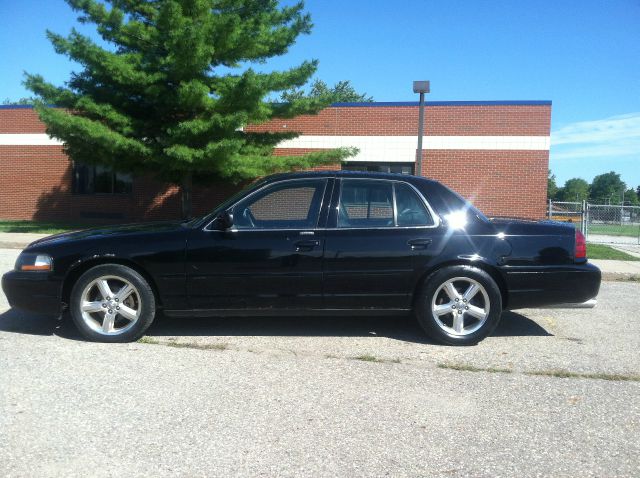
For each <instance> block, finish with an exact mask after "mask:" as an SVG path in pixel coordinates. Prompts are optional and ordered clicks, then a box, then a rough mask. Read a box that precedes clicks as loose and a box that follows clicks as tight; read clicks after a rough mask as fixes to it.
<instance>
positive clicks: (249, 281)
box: [2, 171, 600, 345]
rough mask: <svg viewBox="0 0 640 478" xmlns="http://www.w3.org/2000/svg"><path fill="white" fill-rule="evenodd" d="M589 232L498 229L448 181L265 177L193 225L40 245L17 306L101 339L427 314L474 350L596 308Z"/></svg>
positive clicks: (510, 224)
mask: <svg viewBox="0 0 640 478" xmlns="http://www.w3.org/2000/svg"><path fill="white" fill-rule="evenodd" d="M599 287H600V271H599V269H598V268H597V267H595V266H594V265H592V264H590V263H588V262H587V258H586V246H585V241H584V237H583V236H582V234H581V233H580V231H578V230H576V229H575V228H574V227H573V226H572V225H569V224H563V223H557V222H551V221H541V222H534V221H524V220H489V219H487V218H486V217H485V216H484V215H483V214H482V213H481V212H479V211H478V210H477V209H475V208H474V207H473V206H471V205H470V204H469V203H468V202H466V201H465V200H464V199H462V198H461V197H460V196H459V195H458V194H456V193H455V192H453V191H451V190H450V189H448V188H447V187H445V186H443V185H442V184H440V183H437V182H435V181H431V180H428V179H424V178H419V177H414V176H406V175H394V174H377V173H354V172H346V171H337V172H306V173H294V174H282V175H276V176H270V177H267V178H264V179H262V180H260V181H258V182H256V183H255V184H253V185H251V186H250V187H249V188H248V189H246V190H244V191H242V192H241V193H239V194H237V195H236V196H234V197H232V198H230V199H229V200H228V201H227V202H225V203H223V204H222V205H220V206H219V207H218V208H216V209H215V210H214V211H213V212H212V213H211V214H209V215H207V216H205V217H202V218H198V219H194V220H191V221H189V222H170V223H153V224H135V225H125V226H118V227H109V228H97V229H90V230H85V231H79V232H72V233H67V234H59V235H56V236H51V237H47V238H45V239H42V240H39V241H36V242H34V243H32V244H30V245H29V246H28V247H27V248H26V249H25V250H24V251H23V252H22V253H21V254H20V256H19V258H18V260H17V262H16V265H15V270H13V271H11V272H8V273H6V274H5V275H4V276H3V278H2V288H3V290H4V292H5V294H6V296H7V298H8V300H9V303H10V304H11V305H12V306H13V307H17V308H22V309H26V310H29V311H32V312H36V313H41V314H53V315H59V314H61V313H62V312H63V311H64V310H65V309H67V308H68V309H69V311H70V313H71V316H72V318H73V320H74V322H75V323H76V325H77V327H78V329H79V330H80V332H81V333H82V334H83V335H84V336H85V337H86V338H88V339H90V340H96V341H101V342H125V341H132V340H136V339H138V338H139V337H141V336H142V335H143V334H144V332H145V330H146V329H147V328H148V327H149V325H151V322H153V319H154V317H155V315H156V312H157V311H158V310H160V309H161V310H162V311H163V313H164V314H165V315H167V316H171V317H191V316H216V315H217V316H254V315H278V316H282V315H285V314H286V315H295V316H301V317H303V316H308V315H334V314H335V315H338V314H339V315H345V316H347V315H355V314H363V315H373V314H390V315H397V314H403V313H414V314H415V316H416V317H417V319H418V321H419V323H420V325H421V326H422V327H423V328H424V330H425V331H426V332H427V333H428V334H429V335H430V336H431V337H433V338H434V339H436V340H438V341H440V342H444V343H447V344H454V345H468V344H474V343H477V342H478V341H480V340H482V339H483V338H484V337H486V336H487V335H488V334H490V333H491V331H492V330H493V329H494V328H495V327H496V325H497V324H498V321H499V319H500V316H501V314H502V311H503V310H505V309H518V308H524V307H542V306H553V305H558V304H576V305H577V304H583V303H586V304H588V305H593V304H594V303H595V300H593V299H594V298H595V297H596V295H597V294H598V290H599Z"/></svg>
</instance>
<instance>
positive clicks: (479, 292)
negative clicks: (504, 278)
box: [416, 265, 502, 345]
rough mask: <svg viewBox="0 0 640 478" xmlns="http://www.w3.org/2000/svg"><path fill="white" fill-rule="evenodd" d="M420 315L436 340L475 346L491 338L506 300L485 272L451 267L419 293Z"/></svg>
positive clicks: (440, 271)
mask: <svg viewBox="0 0 640 478" xmlns="http://www.w3.org/2000/svg"><path fill="white" fill-rule="evenodd" d="M416 315H417V318H418V322H419V323H420V325H421V326H422V328H423V329H424V330H425V331H426V332H427V333H428V334H429V335H430V336H431V337H432V338H434V339H435V340H437V341H438V342H442V343H445V344H449V345H473V344H476V343H478V342H479V341H480V340H482V339H484V338H485V337H486V336H487V335H489V334H490V333H491V332H492V331H493V329H495V327H496V326H497V325H498V322H499V320H500V316H501V315H502V296H501V294H500V289H499V287H498V285H497V284H496V282H495V281H494V280H493V278H492V277H491V276H490V275H489V274H488V273H487V272H485V271H483V270H482V269H478V268H476V267H471V266H463V265H460V266H450V267H445V268H443V269H440V270H438V271H436V272H434V273H433V274H431V275H430V276H429V277H428V278H427V279H426V280H425V282H424V284H423V285H422V287H421V289H420V290H419V291H418V296H417V297H416Z"/></svg>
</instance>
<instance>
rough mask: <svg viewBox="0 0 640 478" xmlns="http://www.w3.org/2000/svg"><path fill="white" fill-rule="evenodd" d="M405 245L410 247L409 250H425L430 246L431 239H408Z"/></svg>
mask: <svg viewBox="0 0 640 478" xmlns="http://www.w3.org/2000/svg"><path fill="white" fill-rule="evenodd" d="M407 244H408V245H409V246H411V250H413V251H415V250H416V249H426V248H427V247H429V244H431V239H409V240H408V241H407Z"/></svg>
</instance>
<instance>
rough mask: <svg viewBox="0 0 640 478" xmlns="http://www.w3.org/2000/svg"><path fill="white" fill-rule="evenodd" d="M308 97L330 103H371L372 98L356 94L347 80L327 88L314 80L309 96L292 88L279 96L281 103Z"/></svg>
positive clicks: (321, 82) (324, 84) (298, 89)
mask: <svg viewBox="0 0 640 478" xmlns="http://www.w3.org/2000/svg"><path fill="white" fill-rule="evenodd" d="M305 96H308V97H310V98H315V99H325V100H326V101H330V102H331V103H371V102H373V96H370V95H368V94H366V93H358V92H357V91H356V89H355V88H354V87H353V85H352V84H351V82H350V81H349V80H342V81H339V82H337V83H336V84H335V85H333V87H329V85H327V84H326V83H325V82H324V81H322V80H315V81H314V82H313V83H312V84H311V88H310V90H309V94H308V95H306V94H305V92H304V90H302V89H300V88H294V89H292V90H290V91H285V92H284V93H282V95H281V99H282V101H295V100H299V99H301V98H305Z"/></svg>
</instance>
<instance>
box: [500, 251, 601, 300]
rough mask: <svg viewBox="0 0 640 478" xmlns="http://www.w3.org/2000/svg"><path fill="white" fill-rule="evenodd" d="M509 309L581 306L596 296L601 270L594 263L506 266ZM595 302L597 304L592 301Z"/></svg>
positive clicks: (505, 276)
mask: <svg viewBox="0 0 640 478" xmlns="http://www.w3.org/2000/svg"><path fill="white" fill-rule="evenodd" d="M503 277H504V278H505V282H506V286H507V294H508V298H507V304H506V308H507V309H523V308H536V307H553V306H556V307H560V308H566V307H569V306H572V307H576V306H578V307H579V304H583V303H588V301H590V300H591V299H595V297H596V296H597V295H598V292H599V290H600V281H601V273H600V269H598V268H597V267H596V266H594V265H593V264H589V263H588V262H587V263H584V264H574V265H566V266H544V267H542V266H541V267H528V268H525V267H523V268H520V267H513V268H505V269H503ZM593 304H594V305H595V303H593Z"/></svg>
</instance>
